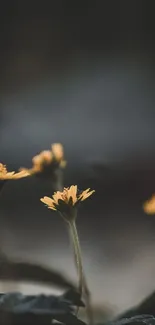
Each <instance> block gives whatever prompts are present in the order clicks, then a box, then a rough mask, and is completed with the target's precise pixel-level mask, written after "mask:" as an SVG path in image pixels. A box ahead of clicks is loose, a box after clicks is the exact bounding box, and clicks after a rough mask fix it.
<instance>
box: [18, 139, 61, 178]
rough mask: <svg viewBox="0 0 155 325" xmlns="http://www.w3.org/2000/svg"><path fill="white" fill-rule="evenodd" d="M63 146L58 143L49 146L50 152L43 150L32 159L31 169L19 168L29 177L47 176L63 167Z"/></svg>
mask: <svg viewBox="0 0 155 325" xmlns="http://www.w3.org/2000/svg"><path fill="white" fill-rule="evenodd" d="M65 165H66V162H65V160H64V151H63V146H62V145H61V144H60V143H54V144H53V145H51V150H44V151H42V152H40V153H39V154H38V155H36V156H35V157H33V159H32V168H30V169H26V168H21V169H20V170H22V171H23V170H25V171H28V172H29V173H30V174H31V175H34V174H44V176H45V175H47V176H48V175H49V174H51V173H52V172H53V171H55V169H57V168H58V167H61V168H63V167H65Z"/></svg>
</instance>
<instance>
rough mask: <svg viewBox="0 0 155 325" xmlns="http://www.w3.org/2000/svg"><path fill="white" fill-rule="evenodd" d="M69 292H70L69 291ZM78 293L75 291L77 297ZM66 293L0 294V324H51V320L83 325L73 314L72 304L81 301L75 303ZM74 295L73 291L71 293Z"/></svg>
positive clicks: (71, 324) (70, 324)
mask: <svg viewBox="0 0 155 325" xmlns="http://www.w3.org/2000/svg"><path fill="white" fill-rule="evenodd" d="M70 294H71V293H70ZM77 295H78V293H75V296H76V298H77ZM66 296H67V297H68V295H67V294H63V295H61V296H58V297H57V296H54V295H49V296H47V295H43V294H42V295H33V296H30V295H27V296H25V295H22V294H21V293H8V294H0V324H1V325H4V324H5V325H18V324H22V325H24V324H25V325H26V324H33V325H35V324H37V325H38V324H42V325H46V324H47V325H48V324H51V321H52V320H56V321H59V322H62V323H63V324H65V325H85V323H84V322H83V321H81V320H79V319H78V318H77V317H76V315H75V314H74V306H75V305H76V306H81V305H82V302H81V301H80V298H79V297H78V300H79V302H78V303H77V304H75V303H74V302H73V301H71V300H66ZM72 296H73V297H74V293H72Z"/></svg>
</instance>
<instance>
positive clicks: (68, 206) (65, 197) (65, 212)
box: [40, 185, 95, 220]
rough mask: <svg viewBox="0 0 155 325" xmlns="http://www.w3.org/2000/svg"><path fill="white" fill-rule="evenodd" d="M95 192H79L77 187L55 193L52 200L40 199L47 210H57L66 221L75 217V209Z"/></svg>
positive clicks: (45, 197)
mask: <svg viewBox="0 0 155 325" xmlns="http://www.w3.org/2000/svg"><path fill="white" fill-rule="evenodd" d="M94 192H95V191H94V190H92V191H90V188H88V189H87V190H85V191H83V192H80V191H78V189H77V185H72V186H71V187H68V188H64V190H63V191H62V192H60V191H57V192H55V193H54V194H53V196H52V198H50V197H47V196H44V198H41V199H40V200H41V202H43V203H45V204H46V205H47V207H48V208H49V209H52V210H57V211H58V212H60V213H61V215H62V216H63V217H64V218H65V219H66V220H70V218H75V217H76V207H77V205H78V204H79V203H80V202H81V201H84V200H86V199H87V198H88V197H89V196H90V195H92V194H93V193H94Z"/></svg>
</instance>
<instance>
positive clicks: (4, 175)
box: [0, 163, 29, 181]
mask: <svg viewBox="0 0 155 325" xmlns="http://www.w3.org/2000/svg"><path fill="white" fill-rule="evenodd" d="M26 176H29V173H28V172H27V171H20V172H18V173H16V172H14V171H13V172H8V171H7V168H6V165H3V164H2V163H0V180H2V181H5V180H9V179H19V178H23V177H26Z"/></svg>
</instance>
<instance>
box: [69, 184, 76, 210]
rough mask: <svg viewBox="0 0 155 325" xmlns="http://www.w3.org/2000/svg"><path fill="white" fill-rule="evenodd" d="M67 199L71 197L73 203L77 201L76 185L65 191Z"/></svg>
mask: <svg viewBox="0 0 155 325" xmlns="http://www.w3.org/2000/svg"><path fill="white" fill-rule="evenodd" d="M67 198H68V201H69V199H70V198H72V202H73V205H74V204H75V203H76V202H77V185H72V186H71V187H70V188H69V189H68V193H67Z"/></svg>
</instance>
